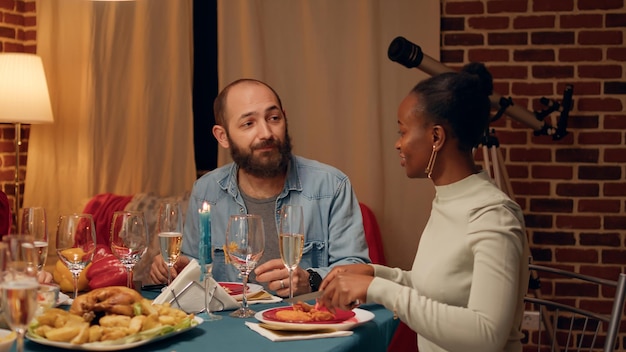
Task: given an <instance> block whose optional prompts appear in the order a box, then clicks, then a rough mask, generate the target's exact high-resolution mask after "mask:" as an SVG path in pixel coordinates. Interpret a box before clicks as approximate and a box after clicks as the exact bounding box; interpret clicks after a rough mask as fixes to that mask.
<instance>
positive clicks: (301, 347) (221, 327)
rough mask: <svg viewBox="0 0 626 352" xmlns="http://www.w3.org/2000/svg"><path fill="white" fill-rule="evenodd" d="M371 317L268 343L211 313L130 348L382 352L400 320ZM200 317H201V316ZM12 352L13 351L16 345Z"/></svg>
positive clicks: (28, 347) (385, 313)
mask: <svg viewBox="0 0 626 352" xmlns="http://www.w3.org/2000/svg"><path fill="white" fill-rule="evenodd" d="M141 293H142V295H143V296H144V297H146V298H148V299H154V298H155V297H156V296H157V293H155V292H154V291H141ZM286 305H288V304H287V303H285V302H279V303H271V304H264V303H258V304H254V305H251V308H254V309H255V310H256V311H263V310H265V309H270V308H275V307H281V306H286ZM359 308H360V309H363V310H367V311H369V312H371V313H373V314H374V317H373V319H371V320H369V321H367V322H364V323H362V324H360V325H357V326H355V327H353V328H352V331H353V334H351V335H350V336H341V337H329V338H317V339H303V340H294V341H276V342H275V341H271V340H270V339H268V338H266V337H264V336H261V335H260V334H259V333H257V332H255V331H253V330H252V329H250V328H249V327H248V326H246V324H245V322H246V321H249V322H255V323H258V322H259V321H258V320H257V319H255V318H254V317H253V318H234V317H230V316H229V315H228V314H229V313H230V311H221V312H213V313H214V314H217V315H220V316H222V319H219V320H215V321H203V322H202V323H200V324H198V325H197V326H195V327H194V328H192V329H189V330H187V331H185V332H182V333H180V334H177V335H173V336H170V337H168V338H164V339H161V340H159V341H155V342H153V343H147V344H144V345H142V346H137V347H134V348H132V351H140V352H142V351H146V352H148V351H151V352H195V351H232V352H235V351H237V352H238V351H250V352H252V351H254V352H266V351H267V352H270V351H271V352H294V351H319V352H325V351H328V352H331V351H332V352H351V351H355V352H356V351H359V352H385V351H386V350H387V346H388V344H389V342H390V341H391V338H392V336H393V334H394V332H395V330H396V327H397V325H398V322H399V320H397V319H394V317H393V312H391V311H389V310H387V309H386V308H385V307H383V306H381V305H378V304H364V305H361V306H360V307H359ZM200 316H201V315H200ZM61 350H64V349H60V348H55V347H51V346H47V345H44V344H40V343H37V342H34V341H31V340H28V339H25V343H24V351H32V352H48V351H61ZM120 350H122V349H121V348H120ZM12 351H15V346H14V347H13V349H12Z"/></svg>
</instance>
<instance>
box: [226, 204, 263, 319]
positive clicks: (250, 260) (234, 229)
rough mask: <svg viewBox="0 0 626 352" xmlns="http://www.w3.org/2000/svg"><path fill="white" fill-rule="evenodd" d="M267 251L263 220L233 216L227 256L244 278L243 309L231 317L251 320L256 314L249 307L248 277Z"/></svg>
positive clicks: (228, 229)
mask: <svg viewBox="0 0 626 352" xmlns="http://www.w3.org/2000/svg"><path fill="white" fill-rule="evenodd" d="M264 249H265V232H264V229H263V219H262V218H261V217H260V216H259V215H231V216H230V218H229V219H228V227H227V229H226V254H227V255H228V259H229V260H230V263H231V264H233V265H234V266H235V268H237V269H238V270H239V271H240V273H241V277H242V278H243V280H242V281H243V294H242V302H241V303H242V304H241V307H240V308H239V309H237V310H235V311H234V312H232V313H231V314H230V316H231V317H236V318H249V317H252V316H254V314H255V313H256V312H255V311H253V310H252V309H250V308H249V307H248V298H247V292H246V291H247V289H246V288H247V286H248V276H249V275H250V272H251V271H252V270H253V269H254V268H255V267H256V264H257V263H258V262H259V260H260V259H261V256H262V255H263V250H264Z"/></svg>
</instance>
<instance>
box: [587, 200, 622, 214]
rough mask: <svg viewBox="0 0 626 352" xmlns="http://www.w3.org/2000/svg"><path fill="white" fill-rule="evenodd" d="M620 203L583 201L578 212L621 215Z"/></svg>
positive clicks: (612, 201)
mask: <svg viewBox="0 0 626 352" xmlns="http://www.w3.org/2000/svg"><path fill="white" fill-rule="evenodd" d="M620 210H621V206H620V201H619V200H617V199H581V200H579V201H578V211H579V212H581V213H619V212H620Z"/></svg>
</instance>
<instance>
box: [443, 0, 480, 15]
mask: <svg viewBox="0 0 626 352" xmlns="http://www.w3.org/2000/svg"><path fill="white" fill-rule="evenodd" d="M443 9H444V13H445V14H446V15H452V14H454V15H476V14H481V13H483V12H484V8H483V3H482V2H480V1H446V2H445V3H444V6H443Z"/></svg>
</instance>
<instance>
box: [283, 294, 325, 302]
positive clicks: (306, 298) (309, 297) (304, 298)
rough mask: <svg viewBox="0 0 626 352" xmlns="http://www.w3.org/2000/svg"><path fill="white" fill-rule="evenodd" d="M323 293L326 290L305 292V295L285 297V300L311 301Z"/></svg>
mask: <svg viewBox="0 0 626 352" xmlns="http://www.w3.org/2000/svg"><path fill="white" fill-rule="evenodd" d="M322 293H324V292H323V291H315V292H310V293H305V294H303V295H299V296H294V297H293V298H286V299H283V301H285V302H287V303H298V302H305V301H310V300H312V299H316V298H318V297H320V296H321V295H322Z"/></svg>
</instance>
